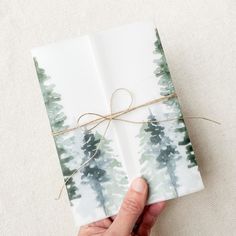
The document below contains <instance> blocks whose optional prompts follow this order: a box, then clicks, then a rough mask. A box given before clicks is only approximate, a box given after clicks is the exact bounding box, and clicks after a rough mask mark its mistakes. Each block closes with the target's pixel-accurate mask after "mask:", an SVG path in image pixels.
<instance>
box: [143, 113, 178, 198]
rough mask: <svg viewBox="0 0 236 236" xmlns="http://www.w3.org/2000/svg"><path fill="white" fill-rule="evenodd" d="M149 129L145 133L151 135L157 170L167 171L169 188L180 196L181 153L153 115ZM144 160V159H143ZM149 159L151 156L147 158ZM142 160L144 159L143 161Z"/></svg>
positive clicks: (150, 116)
mask: <svg viewBox="0 0 236 236" xmlns="http://www.w3.org/2000/svg"><path fill="white" fill-rule="evenodd" d="M148 120H149V122H148V124H147V127H146V128H145V129H144V130H145V132H147V133H149V139H150V143H151V149H150V146H149V150H152V152H153V151H154V153H152V155H154V156H155V160H156V161H157V163H158V166H157V169H165V170H166V174H167V175H168V176H169V180H170V182H169V188H170V189H171V187H172V191H174V195H175V196H178V191H177V187H178V183H177V182H178V178H177V176H176V175H175V169H176V162H177V161H178V160H179V156H178V154H179V152H178V151H177V147H176V146H175V145H173V141H172V140H171V139H170V138H168V137H167V136H166V135H165V128H164V127H162V126H160V125H159V124H158V123H157V121H158V120H157V119H156V117H155V116H154V115H153V114H150V115H149V117H148ZM142 158H143V157H142ZM147 158H149V156H148V157H147ZM141 160H142V159H141Z"/></svg>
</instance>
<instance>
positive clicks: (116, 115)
mask: <svg viewBox="0 0 236 236" xmlns="http://www.w3.org/2000/svg"><path fill="white" fill-rule="evenodd" d="M120 91H124V92H126V93H127V94H128V95H129V97H130V102H129V104H128V107H127V108H126V109H124V110H121V111H117V112H113V100H114V97H115V95H116V94H117V93H118V92H120ZM175 97H177V95H176V93H173V94H170V95H167V96H164V97H160V98H157V99H153V100H150V101H148V102H146V103H143V104H140V105H137V106H133V95H132V93H131V91H130V90H128V89H126V88H118V89H116V90H115V91H114V92H113V93H112V95H111V98H110V113H109V114H107V115H101V114H98V113H94V112H86V113H84V114H82V115H80V116H79V118H78V119H77V124H76V126H74V127H72V128H68V129H64V130H61V131H58V132H53V133H52V134H53V136H54V137H55V136H60V135H63V134H65V133H69V132H72V131H74V130H77V129H81V128H83V127H86V130H88V131H90V130H93V129H94V128H96V127H97V126H99V125H100V124H102V123H103V122H105V121H107V125H106V127H105V129H104V132H103V134H102V136H101V139H100V141H99V143H98V145H97V147H96V149H95V152H94V154H93V155H92V156H91V157H90V158H89V159H88V160H87V161H85V162H84V163H82V164H81V165H80V166H79V167H78V168H77V169H76V170H75V171H74V172H73V173H72V174H71V175H70V176H69V177H68V178H67V179H66V180H65V182H64V184H63V186H62V187H61V190H60V192H59V195H58V197H57V198H56V200H59V199H60V197H61V194H62V191H63V189H64V187H65V186H66V184H67V183H68V181H69V180H70V179H71V178H73V176H74V175H75V174H76V173H77V172H78V171H79V170H81V169H82V168H84V167H85V166H86V165H87V164H88V163H89V162H90V161H91V160H92V159H94V157H95V156H96V154H97V152H98V150H99V148H100V146H101V144H102V141H103V140H104V138H105V136H106V134H107V131H108V129H109V126H110V124H111V122H112V120H116V121H121V122H126V123H131V124H145V123H150V122H151V123H161V122H168V121H174V120H183V117H182V116H180V117H176V118H170V119H165V120H159V121H150V120H143V121H134V120H127V119H122V118H120V117H121V116H122V115H124V114H127V113H130V112H132V111H135V110H137V109H140V108H143V107H146V106H150V105H153V104H157V103H160V102H162V101H165V100H169V99H172V98H175ZM85 116H97V118H95V119H92V120H90V121H88V122H84V123H82V124H80V122H81V119H82V118H83V117H85ZM185 119H202V120H206V121H210V122H213V123H215V124H217V125H220V123H219V122H217V121H215V120H212V119H209V118H206V117H201V116H186V117H185ZM92 125H93V126H92ZM88 126H92V127H91V128H89V129H87V127H88Z"/></svg>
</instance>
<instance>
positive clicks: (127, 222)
mask: <svg viewBox="0 0 236 236" xmlns="http://www.w3.org/2000/svg"><path fill="white" fill-rule="evenodd" d="M147 193H148V186H147V183H146V181H145V180H144V179H142V178H137V179H135V180H134V181H133V182H132V184H131V187H130V189H129V190H128V193H127V194H126V196H125V198H124V201H123V203H122V205H121V208H120V211H119V213H118V215H117V216H116V218H115V220H114V221H113V223H112V225H111V226H110V228H109V229H108V231H107V234H108V235H119V236H127V235H129V234H130V233H131V232H132V230H133V227H134V225H135V223H136V221H137V219H138V217H139V216H140V215H141V214H142V212H143V209H144V207H145V204H146V200H147Z"/></svg>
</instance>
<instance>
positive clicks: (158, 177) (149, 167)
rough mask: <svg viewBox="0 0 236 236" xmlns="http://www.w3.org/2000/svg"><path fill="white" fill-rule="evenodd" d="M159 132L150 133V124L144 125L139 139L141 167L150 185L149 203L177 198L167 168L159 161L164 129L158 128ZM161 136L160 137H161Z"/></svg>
mask: <svg viewBox="0 0 236 236" xmlns="http://www.w3.org/2000/svg"><path fill="white" fill-rule="evenodd" d="M156 131H157V132H153V131H151V132H150V124H148V123H145V124H143V125H142V127H141V130H140V133H139V135H138V137H139V138H140V147H141V156H140V159H139V162H140V165H141V174H142V176H143V177H144V178H145V179H146V180H147V182H148V185H149V189H150V192H149V196H150V197H149V202H153V201H156V200H157V199H160V200H162V199H169V198H173V197H175V196H176V194H175V190H174V188H173V185H172V184H171V179H170V177H169V175H168V174H167V173H166V170H165V168H160V167H161V165H160V164H159V162H158V161H157V158H158V155H159V153H160V145H159V144H158V143H160V142H161V139H160V138H161V135H164V128H163V127H161V126H158V127H156ZM159 134H160V135H159Z"/></svg>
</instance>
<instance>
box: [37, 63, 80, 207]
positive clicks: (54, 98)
mask: <svg viewBox="0 0 236 236" xmlns="http://www.w3.org/2000/svg"><path fill="white" fill-rule="evenodd" d="M34 64H35V68H36V72H37V75H38V80H39V84H40V87H41V91H42V94H43V98H44V103H45V106H46V109H47V113H48V117H49V122H50V124H51V129H52V132H57V131H60V130H63V129H66V128H68V127H67V126H66V125H65V121H66V115H65V114H64V112H63V106H62V105H61V104H60V101H61V96H60V94H58V93H56V92H55V85H53V84H50V83H49V82H50V77H49V76H48V75H47V74H46V73H45V70H44V69H42V68H40V67H39V65H38V62H37V60H36V58H34ZM54 141H55V143H56V148H57V153H58V156H59V160H60V163H61V167H62V172H63V175H64V178H65V179H67V178H68V177H69V176H70V175H71V174H73V172H74V171H75V170H71V169H69V168H68V167H67V164H68V162H69V161H71V160H73V158H74V156H73V153H72V151H71V147H72V145H73V138H72V137H65V136H56V137H54ZM66 188H67V192H68V196H69V199H70V200H74V199H77V198H80V197H81V195H80V194H79V193H78V188H77V187H76V185H75V182H74V180H73V178H71V179H70V180H69V181H68V182H67V184H66ZM71 204H72V202H71Z"/></svg>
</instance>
